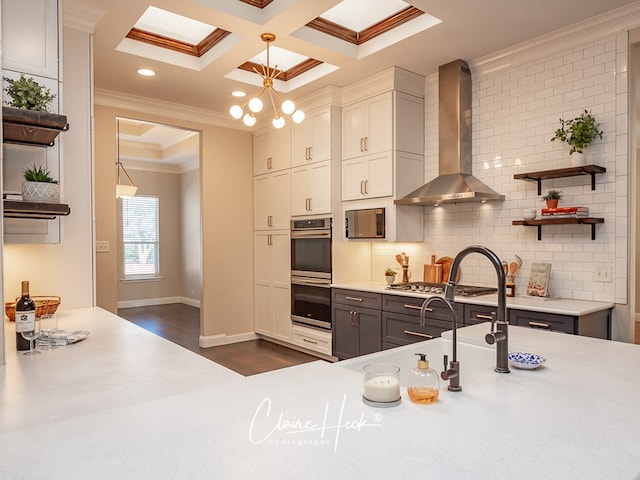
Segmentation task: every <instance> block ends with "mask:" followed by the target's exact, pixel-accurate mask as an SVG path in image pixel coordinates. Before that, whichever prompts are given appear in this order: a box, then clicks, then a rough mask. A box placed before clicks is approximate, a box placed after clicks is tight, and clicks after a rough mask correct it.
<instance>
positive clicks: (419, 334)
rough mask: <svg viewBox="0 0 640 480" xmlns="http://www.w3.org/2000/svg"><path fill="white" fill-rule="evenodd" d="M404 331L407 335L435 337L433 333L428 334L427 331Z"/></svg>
mask: <svg viewBox="0 0 640 480" xmlns="http://www.w3.org/2000/svg"><path fill="white" fill-rule="evenodd" d="M404 333H406V334H407V335H415V336H416V337H424V338H428V339H432V338H433V335H427V334H426V333H420V332H412V331H411V330H405V331H404Z"/></svg>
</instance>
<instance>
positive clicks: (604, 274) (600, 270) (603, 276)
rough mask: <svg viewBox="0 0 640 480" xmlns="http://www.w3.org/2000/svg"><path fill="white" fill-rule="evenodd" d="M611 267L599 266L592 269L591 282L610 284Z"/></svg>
mask: <svg viewBox="0 0 640 480" xmlns="http://www.w3.org/2000/svg"><path fill="white" fill-rule="evenodd" d="M611 277H612V273H611V265H599V266H597V267H595V268H594V269H593V281H594V282H604V283H611V281H612V278H611Z"/></svg>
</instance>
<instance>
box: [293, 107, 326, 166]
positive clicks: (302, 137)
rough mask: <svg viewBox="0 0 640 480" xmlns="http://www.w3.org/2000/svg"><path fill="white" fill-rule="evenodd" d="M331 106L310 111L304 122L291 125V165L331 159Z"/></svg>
mask: <svg viewBox="0 0 640 480" xmlns="http://www.w3.org/2000/svg"><path fill="white" fill-rule="evenodd" d="M331 140H332V138H331V108H330V107H328V106H327V107H325V108H321V109H318V110H315V111H313V112H310V113H309V114H308V115H307V117H306V119H305V120H304V122H302V123H299V124H294V125H293V153H292V158H291V165H292V166H293V167H297V166H300V165H307V164H309V163H312V162H322V161H324V160H331Z"/></svg>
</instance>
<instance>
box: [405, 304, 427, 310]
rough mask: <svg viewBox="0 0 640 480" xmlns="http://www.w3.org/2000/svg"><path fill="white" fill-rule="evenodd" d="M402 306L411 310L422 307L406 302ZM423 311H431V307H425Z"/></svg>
mask: <svg viewBox="0 0 640 480" xmlns="http://www.w3.org/2000/svg"><path fill="white" fill-rule="evenodd" d="M404 308H409V309H411V310H421V309H422V307H418V306H417V305H408V304H405V305H404ZM424 311H425V312H433V308H425V309H424Z"/></svg>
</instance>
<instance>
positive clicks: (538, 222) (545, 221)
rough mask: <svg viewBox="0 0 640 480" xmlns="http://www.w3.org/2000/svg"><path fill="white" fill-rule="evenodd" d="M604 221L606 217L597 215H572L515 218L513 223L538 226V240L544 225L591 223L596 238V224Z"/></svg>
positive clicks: (592, 233)
mask: <svg viewBox="0 0 640 480" xmlns="http://www.w3.org/2000/svg"><path fill="white" fill-rule="evenodd" d="M599 223H604V218H595V217H571V218H537V219H535V220H514V221H513V222H512V225H524V226H525V227H538V240H542V226H543V225H578V224H584V225H591V240H595V239H596V225H597V224H599Z"/></svg>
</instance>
